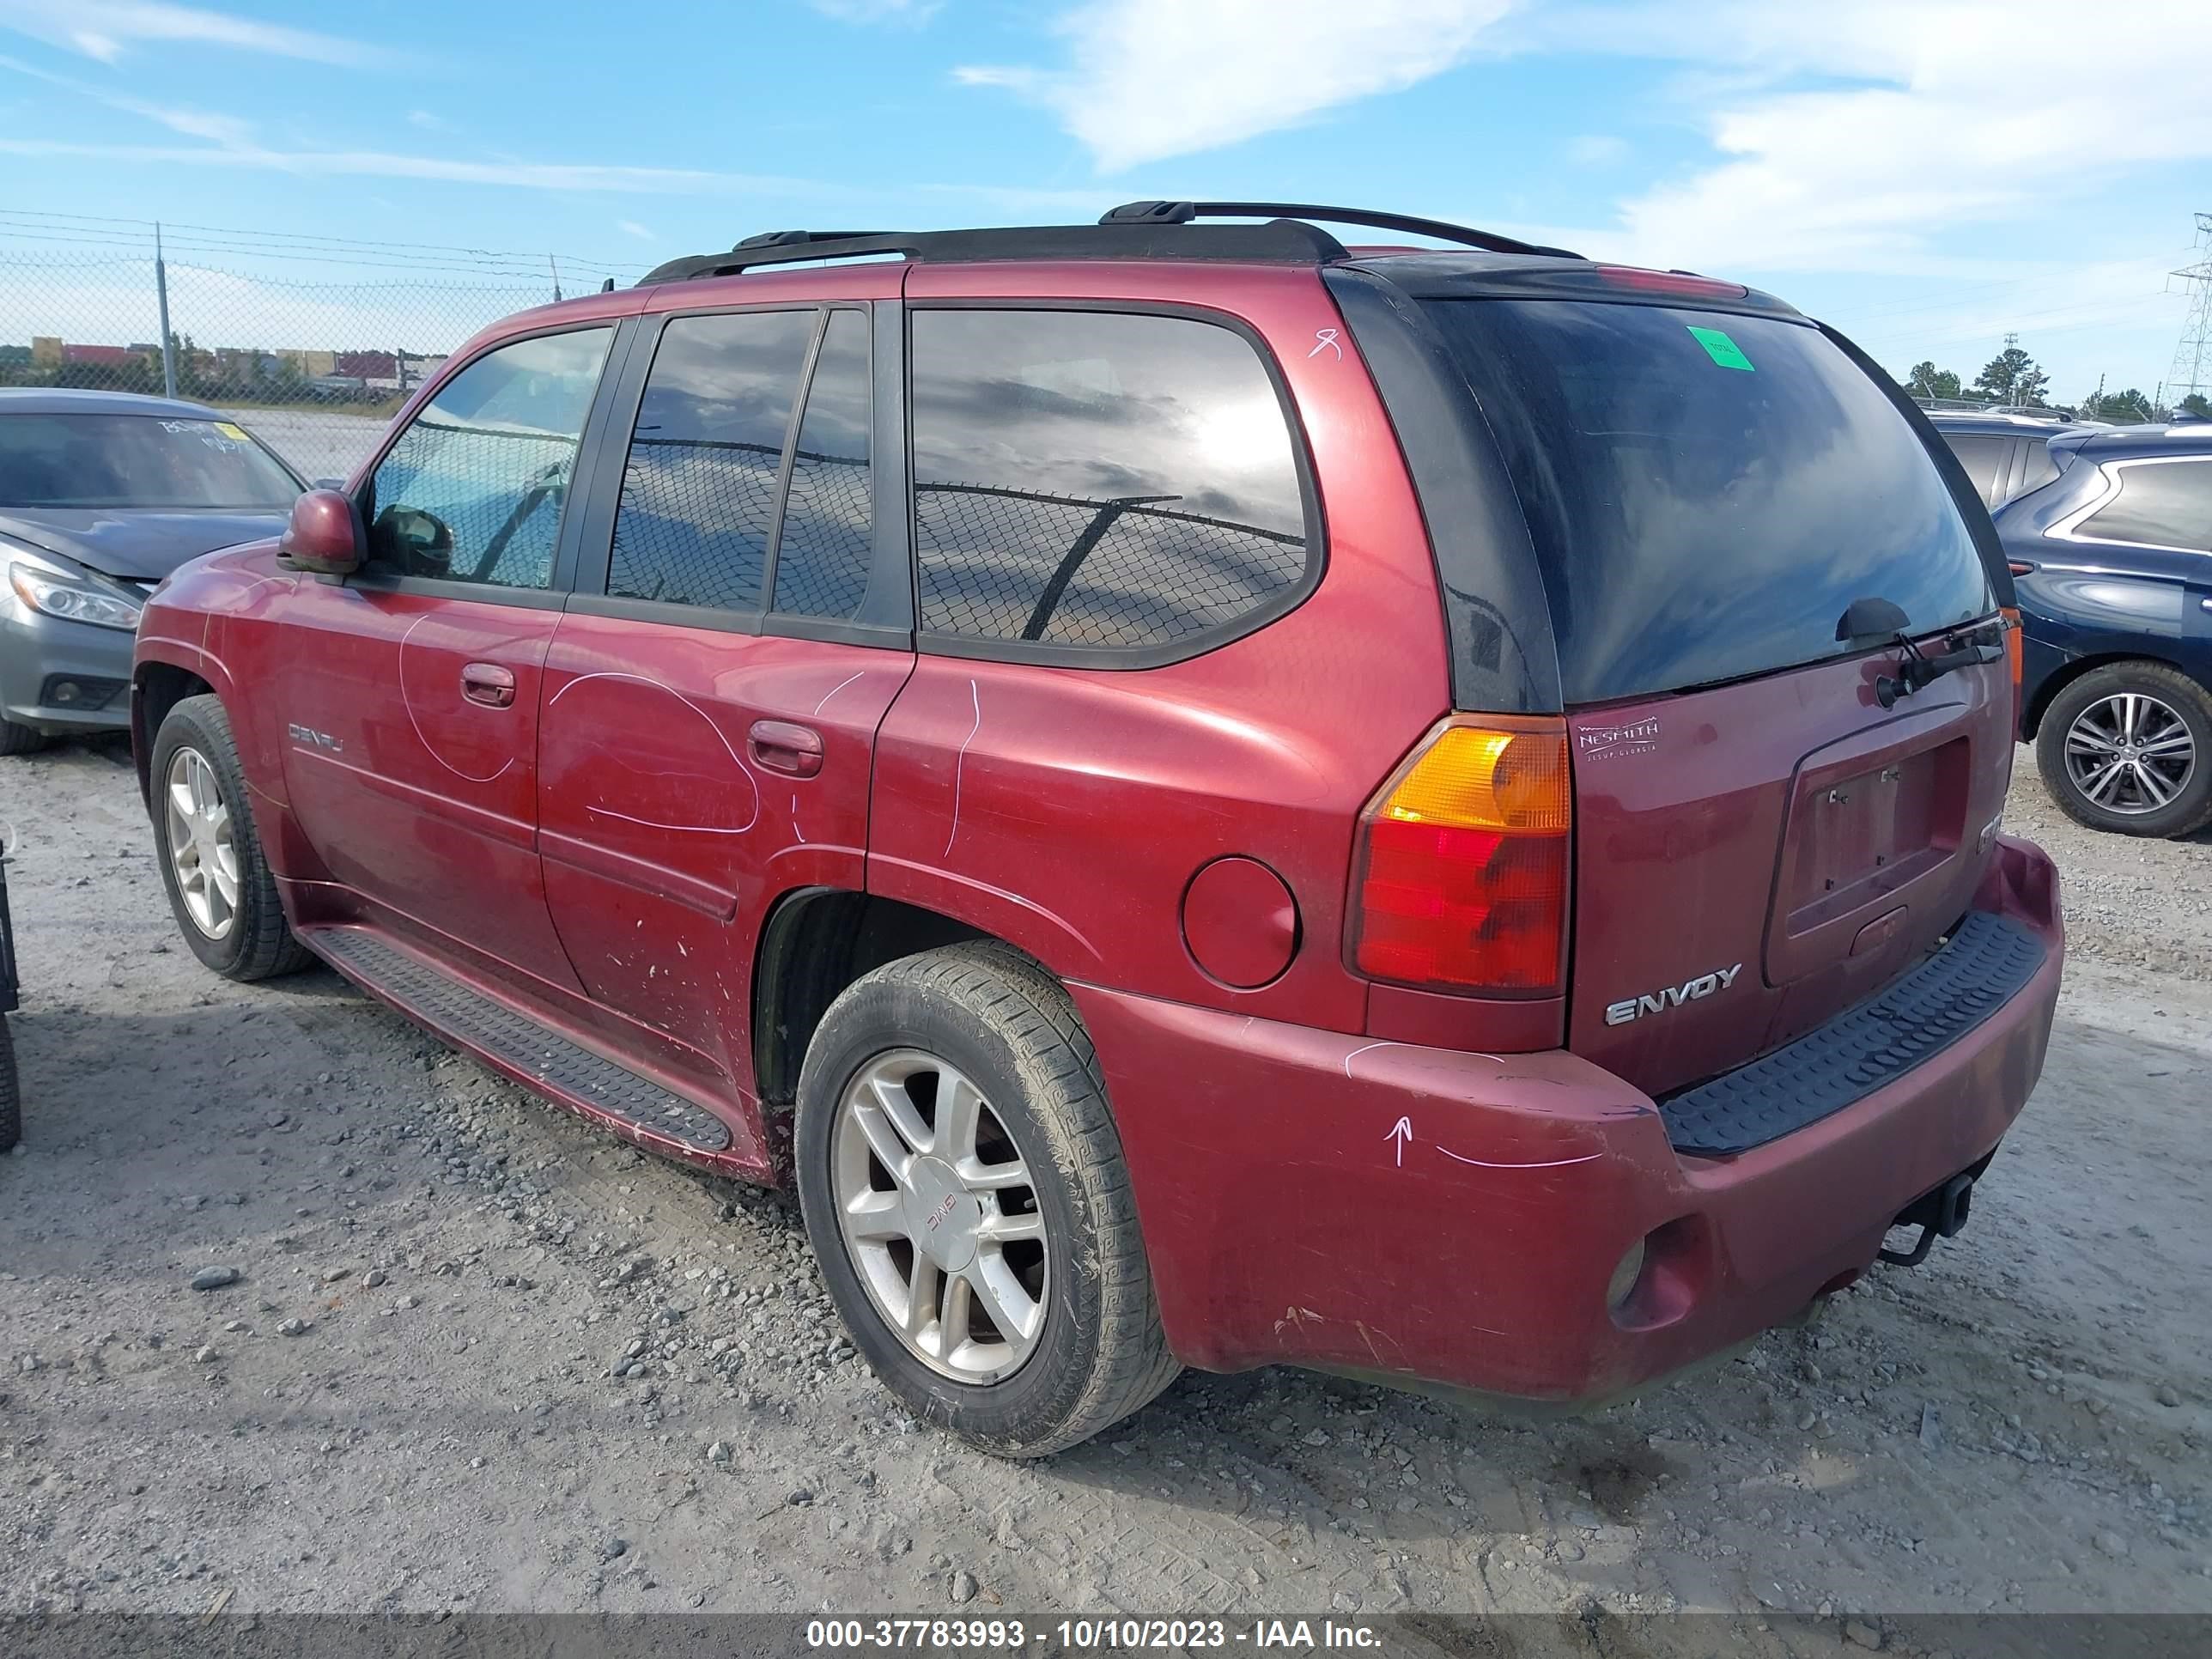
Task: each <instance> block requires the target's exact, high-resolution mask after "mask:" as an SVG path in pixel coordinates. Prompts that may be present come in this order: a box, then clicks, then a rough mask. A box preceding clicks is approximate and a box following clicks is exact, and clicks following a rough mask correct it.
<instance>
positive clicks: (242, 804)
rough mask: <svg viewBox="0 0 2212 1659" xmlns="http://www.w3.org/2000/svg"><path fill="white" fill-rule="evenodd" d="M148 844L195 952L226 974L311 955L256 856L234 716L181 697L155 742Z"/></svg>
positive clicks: (286, 968)
mask: <svg viewBox="0 0 2212 1659" xmlns="http://www.w3.org/2000/svg"><path fill="white" fill-rule="evenodd" d="M153 780H154V844H155V851H156V853H157V854H158V855H159V858H160V861H161V882H162V884H163V885H164V886H166V887H167V889H168V890H169V908H171V909H172V910H173V911H174V912H175V913H176V917H177V927H178V929H179V931H180V932H181V933H183V934H184V936H185V944H187V945H191V948H192V954H193V955H194V956H196V957H198V958H199V959H200V960H201V961H202V962H204V963H206V964H207V965H208V966H209V967H210V968H212V969H215V970H216V972H217V973H218V974H221V975H222V976H223V977H224V978H226V979H235V980H255V979H268V978H270V977H272V976H273V975H277V974H289V973H292V972H295V971H296V970H297V969H301V968H304V967H306V966H307V963H308V962H309V961H311V960H312V958H311V957H309V955H308V953H307V950H306V948H305V947H304V946H302V945H301V944H300V942H299V941H298V940H297V939H294V938H293V937H292V930H291V928H290V927H289V926H288V925H287V924H286V922H285V921H284V907H283V902H281V901H280V900H279V899H278V898H277V896H276V878H275V877H274V876H272V875H271V874H270V872H269V866H268V863H267V861H266V860H264V858H263V857H262V855H261V842H260V840H259V838H258V836H256V835H255V834H254V829H253V814H252V811H251V810H250V808H249V807H248V805H247V796H246V774H245V771H244V770H243V769H241V768H240V765H239V761H238V745H237V744H236V743H235V742H234V741H233V740H232V738H231V735H230V717H229V715H228V714H225V713H224V712H223V708H222V702H221V701H220V700H219V699H217V698H216V697H212V696H198V697H186V698H185V700H184V701H183V702H179V704H177V706H176V707H175V708H172V709H171V710H170V711H169V714H168V718H167V719H166V720H163V721H162V722H161V734H160V735H159V736H158V737H157V738H155V740H154V756H153Z"/></svg>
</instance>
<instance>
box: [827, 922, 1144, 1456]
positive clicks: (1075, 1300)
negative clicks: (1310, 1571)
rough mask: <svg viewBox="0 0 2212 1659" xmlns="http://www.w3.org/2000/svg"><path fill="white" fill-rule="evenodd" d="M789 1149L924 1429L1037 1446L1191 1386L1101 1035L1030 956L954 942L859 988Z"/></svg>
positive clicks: (863, 1321) (869, 1330) (864, 1345)
mask: <svg viewBox="0 0 2212 1659" xmlns="http://www.w3.org/2000/svg"><path fill="white" fill-rule="evenodd" d="M794 1156H795V1158H796V1160H797V1164H798V1169H797V1176H798V1185H799V1204H800V1208H801V1210H802V1211H803V1212H804V1213H805V1219H806V1231H807V1237H808V1238H809V1239H810V1240H811V1242H812V1244H813V1247H814V1252H815V1255H817V1258H818V1259H819V1260H820V1262H821V1267H822V1275H823V1279H824V1281H825V1282H826V1284H827V1285H828V1286H829V1294H830V1297H831V1299H832V1300H834V1301H835V1302H836V1304H837V1310H838V1312H839V1313H840V1314H841V1315H842V1316H843V1318H844V1322H845V1326H846V1328H847V1330H848V1331H849V1332H850V1333H851V1334H852V1338H853V1340H854V1344H855V1346H858V1347H859V1349H860V1352H861V1353H863V1354H864V1355H866V1358H867V1360H868V1363H869V1364H870V1365H872V1367H873V1368H874V1370H875V1372H876V1375H877V1376H878V1377H880V1378H881V1379H882V1380H883V1382H884V1384H885V1385H886V1386H887V1387H888V1388H890V1390H891V1392H892V1393H894V1394H896V1395H898V1396H899V1397H900V1398H901V1399H902V1400H903V1401H905V1402H906V1403H907V1405H908V1407H910V1408H911V1409H912V1410H913V1411H914V1412H915V1414H916V1415H917V1416H919V1417H921V1419H924V1420H925V1421H928V1422H933V1423H938V1424H941V1425H944V1426H945V1427H947V1428H949V1429H951V1431H953V1432H954V1433H956V1434H957V1435H959V1436H960V1437H963V1439H966V1440H968V1441H969V1442H971V1443H974V1444H975V1445H977V1446H979V1447H981V1448H982V1449H984V1450H987V1451H990V1452H994V1453H997V1454H999V1455H1003V1456H1013V1457H1036V1456H1042V1455H1045V1454H1048V1453H1050V1452H1055V1451H1059V1450H1061V1449H1064V1448H1066V1447H1068V1446H1072V1445H1073V1444H1075V1443H1077V1442H1078V1441H1080V1440H1085V1439H1088V1438H1089V1437H1091V1436H1092V1435H1094V1434H1097V1432H1099V1431H1101V1430H1103V1429H1105V1428H1107V1427H1109V1425H1112V1424H1114V1423H1116V1422H1119V1421H1120V1420H1121V1419H1122V1418H1124V1417H1127V1415H1129V1414H1130V1413H1133V1412H1134V1411H1137V1410H1138V1409H1139V1408H1140V1407H1143V1406H1144V1405H1145V1404H1146V1402H1147V1401H1150V1400H1151V1399H1152V1397H1153V1396H1154V1395H1157V1394H1158V1393H1159V1391H1160V1390H1161V1389H1164V1388H1165V1387H1166V1386H1167V1385H1168V1383H1170V1382H1171V1381H1172V1380H1173V1379H1174V1377H1175V1376H1176V1371H1177V1370H1178V1369H1179V1367H1178V1366H1177V1365H1176V1361H1175V1358H1174V1357H1173V1356H1172V1355H1171V1354H1170V1353H1169V1352H1168V1348H1167V1339H1166V1337H1165V1334H1164V1333H1163V1331H1162V1330H1161V1328H1160V1321H1159V1312H1158V1306H1157V1305H1156V1304H1155V1302H1154V1299H1153V1295H1152V1272H1151V1268H1150V1267H1149V1265H1148V1263H1147V1262H1146V1256H1145V1248H1144V1240H1143V1238H1142V1237H1141V1236H1140V1234H1139V1231H1138V1226H1137V1213H1136V1206H1135V1203H1134V1201H1133V1199H1132V1197H1131V1195H1130V1191H1129V1176H1128V1171H1127V1168H1126V1167H1125V1166H1124V1164H1123V1163H1122V1160H1121V1138H1120V1136H1119V1134H1118V1133H1116V1132H1115V1127H1114V1121H1113V1116H1112V1114H1111V1113H1110V1112H1109V1109H1108V1108H1107V1104H1106V1094H1105V1089H1104V1086H1103V1084H1102V1083H1101V1081H1100V1079H1099V1075H1098V1066H1097V1058H1096V1056H1095V1055H1094V1054H1092V1052H1091V1041H1090V1037H1089V1036H1088V1034H1087V1033H1086V1032H1085V1030H1084V1029H1083V1025H1082V1022H1081V1021H1080V1020H1079V1018H1077V1016H1076V1012H1075V1009H1074V1006H1073V1004H1071V1003H1070V1002H1069V1000H1068V999H1067V994H1066V991H1064V990H1063V989H1062V988H1061V987H1060V985H1059V984H1058V983H1057V982H1056V981H1054V980H1053V978H1052V977H1051V976H1050V975H1048V974H1046V973H1045V972H1044V971H1043V970H1042V969H1041V968H1039V967H1038V966H1037V965H1036V963H1034V962H1032V961H1030V959H1029V958H1028V957H1024V956H1022V955H1020V954H1019V953H1018V952H1017V951H1013V950H1012V949H1011V948H1010V947H1008V946H1006V945H997V944H991V943H979V944H970V945H950V946H947V947H945V948H944V949H942V950H936V951H925V952H923V953H922V954H921V955H919V956H914V957H905V958H903V959H902V960H901V961H897V962H893V963H887V964H885V965H884V967H881V968H878V969H875V970H874V971H873V972H872V973H870V974H866V975H863V976H862V977H861V978H860V979H859V980H856V981H854V983H853V984H852V985H850V986H848V987H846V989H845V991H844V992H843V993H842V994H841V995H840V996H839V997H838V998H837V1000H836V1001H835V1002H834V1003H832V1004H831V1005H830V1007H829V1012H828V1013H827V1014H826V1015H824V1016H823V1020H822V1024H821V1025H820V1027H819V1028H818V1029H817V1030H816V1032H815V1034H814V1037H813V1040H812V1042H810V1043H809V1044H808V1047H807V1051H806V1060H805V1065H804V1066H803V1067H802V1069H801V1072H800V1076H799V1109H798V1121H797V1124H796V1126H795V1134H794Z"/></svg>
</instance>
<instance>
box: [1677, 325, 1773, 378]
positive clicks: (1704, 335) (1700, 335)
mask: <svg viewBox="0 0 2212 1659" xmlns="http://www.w3.org/2000/svg"><path fill="white" fill-rule="evenodd" d="M1686 326H1687V327H1688V329H1689V331H1690V333H1691V335H1692V337H1694V338H1695V339H1696V340H1697V343H1699V345H1701V346H1703V347H1705V356H1708V357H1710V358H1711V359H1712V360H1713V361H1714V362H1717V363H1718V364H1719V365H1720V366H1721V367H1722V368H1751V359H1750V358H1748V357H1747V356H1744V355H1743V348H1742V347H1741V346H1740V345H1738V344H1737V343H1735V341H1734V340H1731V339H1729V337H1728V336H1727V335H1725V334H1723V333H1722V332H1721V331H1720V330H1718V329H1717V328H1699V326H1698V325H1696V324H1694V323H1692V324H1688V325H1686ZM1753 372H1754V373H1756V371H1755V370H1754V371H1753Z"/></svg>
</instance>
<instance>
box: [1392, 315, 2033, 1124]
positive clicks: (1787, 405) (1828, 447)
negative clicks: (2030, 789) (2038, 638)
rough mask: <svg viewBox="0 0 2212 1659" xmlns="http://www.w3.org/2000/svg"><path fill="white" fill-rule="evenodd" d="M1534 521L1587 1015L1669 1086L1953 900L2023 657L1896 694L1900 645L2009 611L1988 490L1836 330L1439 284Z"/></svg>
mask: <svg viewBox="0 0 2212 1659" xmlns="http://www.w3.org/2000/svg"><path fill="white" fill-rule="evenodd" d="M1423 306H1424V309H1425V311H1426V312H1427V313H1428V314H1429V316H1430V318H1431V320H1432V321H1433V322H1434V323H1435V325H1437V328H1438V329H1439V330H1440V331H1442V332H1443V336H1444V337H1445V339H1446V340H1447V342H1448V343H1449V347H1450V349H1451V351H1452V353H1453V355H1454V357H1455V361H1456V362H1457V364H1458V366H1459V368H1461V370H1462V373H1463V374H1465V375H1466V377H1467V380H1468V384H1469V386H1471V387H1472V389H1473V390H1474V394H1475V397H1476V400H1477V402H1478V403H1479V404H1480V407H1481V409H1482V411H1483V413H1484V415H1485V416H1486V419H1487V422H1488V423H1489V426H1490V428H1491V430H1492V432H1493V433H1494V434H1495V435H1496V438H1497V441H1498V446H1499V448H1500V451H1501V453H1502V454H1503V456H1504V460H1505V462H1506V465H1507V469H1508V471H1509V472H1510V476H1511V478H1512V481H1513V488H1514V490H1515V493H1516V495H1517V496H1518V498H1519V505H1520V507H1521V510H1522V513H1523V515H1524V516H1525V517H1526V519H1527V521H1528V528H1529V532H1530V535H1531V538H1532V539H1533V541H1534V547H1535V550H1536V559H1537V563H1538V565H1539V567H1540V568H1541V575H1542V579H1543V585H1544V588H1545V592H1546V599H1547V604H1548V605H1549V607H1550V611H1551V615H1552V620H1553V629H1554V632H1555V635H1556V637H1557V641H1558V647H1559V667H1560V677H1561V684H1562V689H1563V691H1564V696H1565V704H1566V708H1567V720H1568V726H1569V729H1570V732H1571V737H1572V743H1571V764H1572V766H1573V769H1574V776H1575V807H1574V835H1575V849H1576V850H1575V854H1574V859H1575V885H1574V907H1575V910H1574V920H1573V923H1572V927H1573V951H1572V963H1573V969H1572V981H1571V986H1570V989H1569V998H1568V1042H1569V1044H1570V1046H1571V1047H1572V1048H1575V1049H1576V1050H1577V1052H1579V1053H1581V1054H1584V1055H1586V1056H1588V1057H1589V1058H1590V1059H1592V1060H1596V1061H1597V1062H1598V1063H1600V1064H1602V1065H1605V1066H1608V1067H1609V1068H1611V1069H1613V1070H1614V1071H1616V1072H1617V1073H1620V1075H1622V1076H1624V1077H1626V1078H1627V1079H1630V1080H1631V1081H1632V1082H1634V1083H1636V1084H1638V1085H1640V1086H1642V1087H1644V1088H1645V1089H1648V1090H1650V1091H1653V1092H1655V1093H1661V1094H1663V1093H1666V1092H1668V1091H1672V1090H1674V1089H1678V1088H1682V1087H1686V1086H1689V1085H1694V1084H1696V1083H1698V1082H1700V1081H1702V1080H1704V1079H1706V1078H1710V1077H1712V1076H1715V1075H1717V1074H1719V1073H1723V1072H1725V1071H1729V1070H1732V1069H1734V1068H1735V1067H1736V1066H1741V1065H1743V1064H1745V1063H1746V1062H1747V1061H1748V1060H1752V1059H1753V1058H1754V1057H1756V1056H1757V1055H1758V1054H1762V1053H1764V1052H1765V1051H1767V1050H1768V1049H1771V1048H1776V1047H1778V1046H1780V1045H1781V1044H1783V1043H1785V1042H1790V1041H1793V1040H1794V1039H1795V1038H1796V1037H1797V1036H1802V1034H1803V1033H1804V1032H1806V1031H1808V1030H1811V1029H1813V1028H1814V1027H1815V1026H1817V1025H1820V1024H1823V1023H1825V1022H1826V1020H1827V1019H1829V1018H1833V1017H1834V1016H1835V1015H1836V1014H1838V1013H1839V1012H1842V1011H1843V1010H1844V1009H1845V1008H1847V1007H1849V1006H1851V1005H1852V1004H1854V1003H1856V1002H1858V1001H1861V1000H1864V999H1865V998H1866V997H1868V996H1870V995H1872V994H1875V992H1877V991H1878V990H1880V989H1881V987H1883V986H1884V985H1886V984H1887V983H1888V982H1889V981H1892V980H1893V979H1895V978H1896V977H1897V976H1898V975H1900V974H1902V973H1903V972H1905V970H1906V969H1908V968H1910V967H1911V965H1912V964H1913V963H1915V962H1916V961H1917V960H1918V959H1919V958H1920V957H1922V956H1923V955H1924V954H1925V952H1926V951H1928V950H1929V948H1930V947H1931V946H1933V945H1936V943H1937V942H1938V941H1939V939H1941V938H1942V936H1943V935H1944V934H1945V933H1946V932H1947V931H1948V929H1949V928H1950V927H1953V926H1954V925H1955V924H1956V923H1957V921H1959V919H1960V915H1962V913H1963V912H1964V911H1965V909H1966V905H1967V903H1968V902H1969V901H1970V900H1971V898H1972V893H1973V890H1974V887H1975V884H1976V883H1977V881H1978V877H1979V873H1980V869H1981V865H1982V862H1983V856H1984V854H1985V853H1986V851H1987V849H1988V845H1989V832H1990V830H1991V829H1993V827H1994V822H1995V818H1996V812H1997V811H1998V810H1999V808H2000V806H2001V805H2002V799H2003V793H2004V786H2005V781H2006V779H2007V777H2008V774H2009V769H2010V760H2011V750H2012V744H2011V732H2010V727H2009V711H2010V703H2011V684H2010V678H2009V672H2008V668H2007V666H2006V665H2005V664H2004V663H2003V662H2002V659H2000V660H1999V661H1997V662H1995V663H1992V664H1990V665H1984V666H1976V667H1970V668H1966V669H1963V670H1960V671H1955V672H1953V673H1950V674H1948V675H1946V676H1944V677H1943V678H1941V679H1939V680H1937V681H1936V682H1935V683H1934V684H1931V685H1929V686H1926V687H1924V688H1923V689H1922V690H1919V691H1918V692H1917V693H1915V694H1913V695H1911V696H1906V697H1904V698H1902V699H1899V700H1898V701H1897V702H1896V703H1895V706H1894V707H1893V708H1883V707H1882V706H1881V702H1880V699H1879V698H1878V697H1877V696H1876V695H1875V679H1876V678H1877V677H1878V676H1880V675H1881V674H1884V673H1893V672H1894V671H1895V669H1896V664H1897V657H1898V654H1899V653H1898V651H1897V649H1896V648H1895V647H1885V648H1882V649H1880V650H1875V649H1871V648H1870V642H1869V641H1864V640H1862V641H1857V642H1856V643H1854V642H1853V641H1848V640H1838V638H1837V633H1838V623H1839V622H1840V621H1841V620H1842V618H1843V616H1844V611H1846V610H1847V609H1848V608H1849V607H1850V605H1851V603H1852V602H1853V601H1854V600H1857V599H1887V600H1888V601H1890V602H1891V603H1893V604H1894V605H1897V606H1898V607H1899V608H1900V609H1901V610H1902V611H1904V613H1905V617H1906V619H1907V631H1908V632H1909V633H1910V634H1911V635H1913V636H1914V637H1915V638H1916V639H1919V640H1922V641H1929V640H1933V639H1936V638H1939V637H1943V638H1948V636H1949V635H1951V633H1952V631H1953V630H1957V629H1961V628H1962V626H1972V627H1980V626H1983V625H1984V624H1985V623H1987V622H1988V621H1989V620H1990V619H1991V618H1992V617H1993V613H1994V611H1995V610H1996V601H1995V599H1994V598H1993V596H1992V594H1991V592H1990V586H1989V579H1988V577H1987V576H1986V574H1984V566H1983V564H1982V562H1981V559H1980V556H1979V554H1978V550H1977V549H1976V546H1975V544H1974V541H1973V538H1972V534H1971V532H1970V531H1969V529H1968V526H1967V523H1966V519H1965V517H1964V515H1963V513H1962V512H1961V510H1960V506H1959V504H1958V503H1957V501H1954V498H1953V497H1952V495H1951V493H1950V490H1949V488H1948V485H1947V484H1946V483H1945V482H1944V478H1943V476H1942V473H1941V472H1939V471H1937V469H1936V464H1935V462H1934V460H1933V459H1931V458H1930V456H1929V453H1928V451H1927V449H1926V447H1924V446H1923V442H1922V441H1921V438H1920V436H1919V435H1918V433H1917V432H1916V431H1915V430H1914V428H1912V427H1911V425H1910V424H1909V423H1908V422H1906V420H1905V416H1903V414H1902V413H1900V411H1899V410H1898V408H1897V407H1896V405H1895V404H1894V403H1893V401H1892V400H1891V398H1890V397H1889V395H1888V394H1887V392H1885V391H1884V390H1883V388H1882V387H1881V386H1879V385H1877V384H1876V383H1875V381H1874V380H1872V379H1871V378H1870V377H1869V375H1868V374H1867V373H1866V372H1865V371H1863V370H1862V369H1861V368H1858V367H1857V365H1856V364H1855V363H1853V362H1852V361H1851V360H1850V357H1849V356H1846V355H1845V354H1844V351H1843V350H1842V349H1840V348H1839V347H1838V346H1837V345H1836V344H1835V343H1833V342H1832V341H1830V340H1829V339H1828V338H1827V337H1826V336H1824V335H1823V334H1822V333H1820V331H1819V330H1818V329H1816V328H1814V327H1812V326H1809V325H1806V324H1804V323H1802V322H1793V321H1788V320H1784V319H1780V318H1777V317H1772V316H1753V315H1745V314H1741V313H1733V312H1714V311H1704V310H1691V309H1684V308H1679V307H1670V306H1659V305H1646V304H1637V303H1607V302H1587V301H1571V300H1519V299H1489V298H1486V299H1449V300H1446V299H1431V300H1427V301H1424V302H1423Z"/></svg>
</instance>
